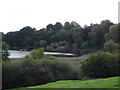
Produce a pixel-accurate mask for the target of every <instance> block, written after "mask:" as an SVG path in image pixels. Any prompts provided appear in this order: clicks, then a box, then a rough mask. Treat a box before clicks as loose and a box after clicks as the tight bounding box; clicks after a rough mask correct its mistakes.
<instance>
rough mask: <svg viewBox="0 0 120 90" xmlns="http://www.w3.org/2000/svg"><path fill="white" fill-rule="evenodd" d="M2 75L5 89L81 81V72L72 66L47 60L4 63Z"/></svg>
mask: <svg viewBox="0 0 120 90" xmlns="http://www.w3.org/2000/svg"><path fill="white" fill-rule="evenodd" d="M2 74H3V89H5V88H16V87H21V86H30V85H38V84H45V83H49V82H53V81H57V80H68V79H80V75H79V71H77V70H76V68H75V67H74V66H73V65H72V64H70V63H68V62H63V61H58V60H49V59H47V58H42V59H41V60H39V59H32V58H24V59H23V60H22V59H21V62H19V60H18V62H17V61H16V62H6V63H4V62H3V73H2Z"/></svg>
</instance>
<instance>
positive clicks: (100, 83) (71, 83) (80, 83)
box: [10, 76, 120, 90]
mask: <svg viewBox="0 0 120 90" xmlns="http://www.w3.org/2000/svg"><path fill="white" fill-rule="evenodd" d="M118 78H120V77H118V76H116V77H109V78H99V79H91V80H60V81H56V82H52V83H47V84H44V85H37V86H30V87H20V88H16V89H10V90H22V89H35V88H36V89H37V88H119V85H118V82H119V81H118V80H119V79H118Z"/></svg>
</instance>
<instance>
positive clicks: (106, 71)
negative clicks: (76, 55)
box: [81, 52, 120, 78]
mask: <svg viewBox="0 0 120 90" xmlns="http://www.w3.org/2000/svg"><path fill="white" fill-rule="evenodd" d="M118 61H120V60H119V59H118V54H111V53H108V52H106V53H103V52H100V53H98V54H95V53H92V54H91V56H90V57H89V58H88V59H87V60H85V61H83V62H82V64H81V72H82V76H86V77H89V78H104V77H111V76H117V75H120V74H119V73H118V66H119V64H118Z"/></svg>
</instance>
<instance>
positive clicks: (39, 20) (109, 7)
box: [0, 0, 119, 33]
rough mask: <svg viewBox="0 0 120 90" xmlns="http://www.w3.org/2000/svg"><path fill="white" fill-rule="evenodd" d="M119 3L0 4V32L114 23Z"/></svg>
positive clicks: (2, 0) (50, 0)
mask: <svg viewBox="0 0 120 90" xmlns="http://www.w3.org/2000/svg"><path fill="white" fill-rule="evenodd" d="M118 1H119V0H0V32H3V33H7V32H11V31H19V30H20V29H22V28H23V27H25V26H30V27H32V28H36V29H37V30H40V29H42V28H45V27H46V26H47V25H48V24H55V23H56V22H61V23H62V25H64V23H65V22H66V21H68V22H71V21H76V22H77V23H79V24H80V25H81V26H82V27H83V26H84V25H88V26H89V25H90V23H98V24H99V23H100V22H101V21H102V20H106V19H107V20H110V21H111V22H113V23H118Z"/></svg>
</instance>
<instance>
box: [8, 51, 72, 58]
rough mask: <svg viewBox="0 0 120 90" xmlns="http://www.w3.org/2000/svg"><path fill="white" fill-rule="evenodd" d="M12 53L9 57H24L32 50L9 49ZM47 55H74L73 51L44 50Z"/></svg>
mask: <svg viewBox="0 0 120 90" xmlns="http://www.w3.org/2000/svg"><path fill="white" fill-rule="evenodd" d="M8 52H9V53H10V56H9V58H24V57H25V55H29V54H30V51H18V50H8ZM44 53H45V54H46V55H65V56H73V55H74V54H71V53H59V52H44Z"/></svg>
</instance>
